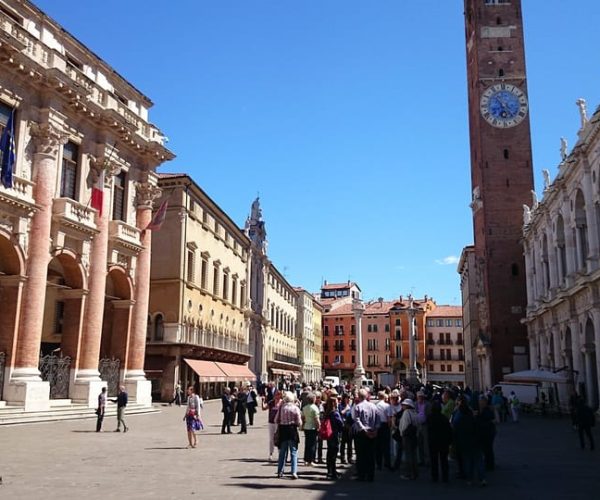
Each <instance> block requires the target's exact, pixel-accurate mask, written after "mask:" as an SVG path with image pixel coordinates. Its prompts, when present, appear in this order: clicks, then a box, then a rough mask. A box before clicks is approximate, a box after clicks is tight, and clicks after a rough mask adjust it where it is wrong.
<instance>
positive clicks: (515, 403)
mask: <svg viewBox="0 0 600 500" xmlns="http://www.w3.org/2000/svg"><path fill="white" fill-rule="evenodd" d="M508 404H509V406H510V415H511V417H512V420H513V422H515V423H516V422H518V421H519V406H520V402H519V398H517V395H516V394H515V391H510V396H509V397H508Z"/></svg>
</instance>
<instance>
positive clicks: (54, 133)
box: [29, 122, 69, 156]
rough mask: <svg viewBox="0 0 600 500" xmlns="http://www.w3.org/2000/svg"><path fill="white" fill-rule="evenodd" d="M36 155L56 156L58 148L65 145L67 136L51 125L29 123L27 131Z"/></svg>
mask: <svg viewBox="0 0 600 500" xmlns="http://www.w3.org/2000/svg"><path fill="white" fill-rule="evenodd" d="M29 133H30V134H31V138H32V139H33V144H34V146H35V153H36V154H44V155H49V156H56V154H57V153H58V148H59V146H62V145H64V144H66V143H67V140H68V138H69V136H68V134H66V133H64V132H63V131H62V130H61V129H60V128H58V127H56V126H55V125H53V124H51V123H36V122H31V127H30V129H29Z"/></svg>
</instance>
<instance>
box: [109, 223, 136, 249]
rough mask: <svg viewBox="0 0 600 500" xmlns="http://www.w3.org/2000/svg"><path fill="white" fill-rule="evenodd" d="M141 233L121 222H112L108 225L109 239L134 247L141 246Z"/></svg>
mask: <svg viewBox="0 0 600 500" xmlns="http://www.w3.org/2000/svg"><path fill="white" fill-rule="evenodd" d="M140 235H141V231H140V230H139V229H138V228H137V227H135V226H130V225H129V224H126V223H125V222H123V221H120V220H111V221H109V223H108V237H109V239H111V240H117V241H121V242H124V243H130V244H133V245H137V246H139V245H141V240H140Z"/></svg>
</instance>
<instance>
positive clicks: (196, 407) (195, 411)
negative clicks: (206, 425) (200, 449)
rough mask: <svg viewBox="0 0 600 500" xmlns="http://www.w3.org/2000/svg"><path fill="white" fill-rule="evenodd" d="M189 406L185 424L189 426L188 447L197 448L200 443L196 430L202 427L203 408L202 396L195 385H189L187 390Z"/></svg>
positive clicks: (186, 410) (186, 411)
mask: <svg viewBox="0 0 600 500" xmlns="http://www.w3.org/2000/svg"><path fill="white" fill-rule="evenodd" d="M187 394H188V398H187V406H186V409H185V416H184V417H183V420H185V425H186V428H187V435H188V442H189V443H190V444H189V445H188V448H195V447H196V445H197V444H198V441H197V439H196V431H199V430H200V429H201V428H202V421H201V420H200V410H201V409H202V400H201V399H200V396H198V394H196V393H195V392H194V387H193V386H191V385H190V386H189V387H188V390H187Z"/></svg>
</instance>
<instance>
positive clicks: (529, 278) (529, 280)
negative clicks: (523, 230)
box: [524, 241, 534, 307]
mask: <svg viewBox="0 0 600 500" xmlns="http://www.w3.org/2000/svg"><path fill="white" fill-rule="evenodd" d="M532 244H533V241H530V242H529V241H528V242H526V243H525V245H524V253H525V283H526V285H527V305H528V306H530V307H533V306H534V295H533V292H534V289H533V267H532V266H533V263H532V262H531V254H530V253H529V246H530V245H532Z"/></svg>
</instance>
